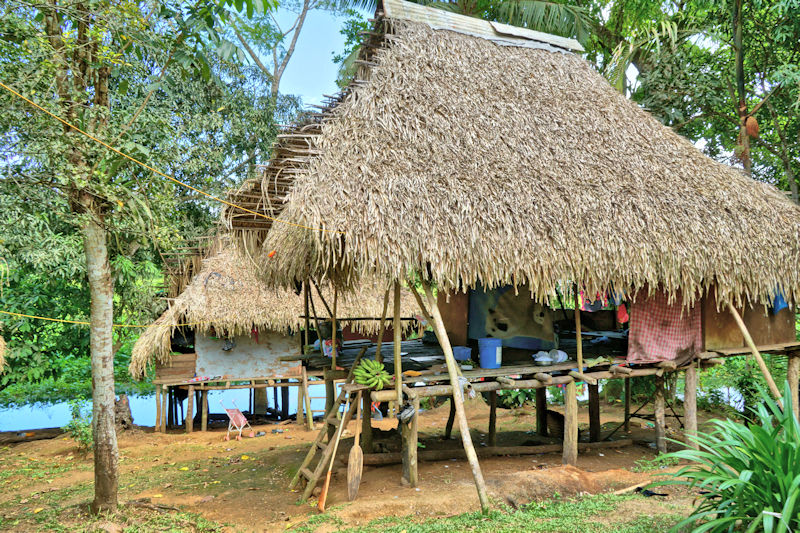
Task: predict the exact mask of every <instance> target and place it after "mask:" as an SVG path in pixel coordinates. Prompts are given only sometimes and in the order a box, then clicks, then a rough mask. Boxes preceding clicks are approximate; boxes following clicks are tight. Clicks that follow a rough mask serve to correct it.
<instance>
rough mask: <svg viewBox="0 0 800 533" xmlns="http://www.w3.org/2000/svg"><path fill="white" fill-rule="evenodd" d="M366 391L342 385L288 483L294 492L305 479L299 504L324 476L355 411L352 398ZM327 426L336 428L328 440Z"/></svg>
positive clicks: (356, 385) (362, 386) (362, 388)
mask: <svg viewBox="0 0 800 533" xmlns="http://www.w3.org/2000/svg"><path fill="white" fill-rule="evenodd" d="M367 389H368V387H366V386H364V385H358V384H355V383H347V384H345V385H343V386H342V390H341V392H339V396H338V397H337V398H336V401H335V402H334V403H333V407H331V409H330V411H328V413H327V414H326V415H325V418H323V419H322V422H323V424H322V429H320V431H319V434H317V438H316V439H314V442H313V443H312V444H311V449H310V450H308V453H307V454H306V458H305V459H304V460H303V464H301V465H300V468H299V469H298V470H297V473H296V474H295V475H294V477H293V478H292V481H291V483H289V490H294V488H295V487H297V485H298V484H299V482H300V480H301V479H305V481H306V488H305V490H304V491H303V496H302V497H301V498H300V501H301V502H304V501H306V500H307V499H308V498H309V497H310V496H311V493H312V492H313V491H314V487H316V486H317V483H318V482H319V480H320V478H322V477H324V476H325V473H326V472H327V469H328V467H329V466H330V464H331V459H332V457H331V454H332V453H333V449H334V448H335V447H336V446H335V444H336V441H337V440H338V439H341V434H342V433H343V431H344V428H345V427H347V424H348V423H349V422H350V420H352V418H353V415H354V414H355V411H356V407H357V405H356V403H357V402H354V401H351V400H352V398H353V397H357V395H356V393H357V392H358V391H361V390H367ZM342 405H345V406H346V408H345V412H344V414H343V415H342V417H341V418H339V417H338V416H337V415H338V412H339V409H340V408H341V406H342ZM328 426H334V427H335V428H336V431H335V432H333V437H331V438H328ZM340 426H341V429H340ZM315 459H317V461H316V466H314V467H312V464H313V463H314V460H315Z"/></svg>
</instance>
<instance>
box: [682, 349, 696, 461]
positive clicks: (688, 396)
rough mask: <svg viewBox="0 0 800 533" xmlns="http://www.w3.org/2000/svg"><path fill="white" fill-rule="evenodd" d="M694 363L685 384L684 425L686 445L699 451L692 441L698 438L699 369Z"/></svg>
mask: <svg viewBox="0 0 800 533" xmlns="http://www.w3.org/2000/svg"><path fill="white" fill-rule="evenodd" d="M695 365H696V363H695V362H692V364H691V365H690V366H689V368H687V369H686V375H685V376H684V378H685V384H684V389H683V425H684V432H685V434H686V438H685V441H686V445H687V446H688V447H690V448H694V449H695V450H696V449H698V447H697V443H696V442H695V441H694V440H692V439H691V437H693V436H697V367H696V366H695Z"/></svg>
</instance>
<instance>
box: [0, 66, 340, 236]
mask: <svg viewBox="0 0 800 533" xmlns="http://www.w3.org/2000/svg"><path fill="white" fill-rule="evenodd" d="M0 87H2V88H3V89H5V90H6V91H8V92H10V93H11V94H13V95H14V96H16V97H18V98H21V99H23V100H25V101H26V102H28V103H29V104H30V105H32V106H33V107H35V108H36V109H38V110H40V111H44V112H45V113H47V114H48V115H50V116H51V117H53V118H54V119H56V120H57V121H59V122H61V123H62V124H64V125H65V126H67V127H68V128H72V129H73V130H75V131H77V132H79V133H81V134H83V135H85V136H86V137H88V138H90V139H91V140H93V141H95V142H96V143H99V144H101V145H103V146H105V147H106V148H108V149H109V150H111V151H112V152H114V153H116V154H119V155H121V156H122V157H124V158H126V159H129V160H131V161H133V162H134V163H136V164H138V165H141V166H143V167H144V168H146V169H147V170H149V171H151V172H155V173H156V174H158V175H159V176H162V177H164V178H167V179H168V180H170V181H173V182H175V183H177V184H178V185H182V186H183V187H186V188H187V189H191V190H193V191H195V192H197V193H199V194H202V195H204V196H206V197H208V198H211V199H212V200H216V201H217V202H221V203H223V204H225V205H229V206H231V207H234V208H236V209H241V210H242V211H245V212H247V213H251V214H253V215H256V216H259V217H263V218H265V219H267V220H272V221H273V222H280V223H282V224H287V225H289V226H295V227H298V228H303V229H310V230H312V231H317V230H318V231H325V232H331V233H340V234H342V235H344V233H345V232H344V231H339V230H332V229H325V228H312V227H310V226H304V225H302V224H296V223H294V222H288V221H286V220H281V219H279V218H275V217H271V216H268V215H265V214H264V213H259V212H257V211H253V210H251V209H247V208H246V207H242V206H240V205H236V204H234V203H231V202H229V201H227V200H223V199H222V198H218V197H216V196H214V195H213V194H211V193H207V192H205V191H202V190H200V189H197V188H196V187H192V186H191V185H189V184H188V183H185V182H183V181H181V180H179V179H177V178H173V177H172V176H169V175H167V174H164V173H163V172H161V171H160V170H157V169H155V168H153V167H151V166H150V165H147V164H146V163H143V162H141V161H139V160H138V159H136V158H134V157H131V156H129V155H128V154H126V153H123V152H121V151H119V150H118V149H116V148H114V147H113V146H111V145H110V144H108V143H106V142H103V141H101V140H100V139H98V138H97V137H94V136H93V135H92V134H90V133H87V132H85V131H83V130H82V129H80V128H79V127H77V126H74V125H72V124H70V123H69V122H67V121H66V120H64V119H63V118H61V117H59V116H57V115H55V114H53V113H51V112H50V111H48V110H47V109H45V108H43V107H42V106H40V105H39V104H37V103H36V102H34V101H33V100H30V99H28V98H26V97H24V96H22V95H21V94H20V93H18V92H17V91H15V90H14V89H12V88H11V87H9V86H8V85H6V84H4V83H3V82H0Z"/></svg>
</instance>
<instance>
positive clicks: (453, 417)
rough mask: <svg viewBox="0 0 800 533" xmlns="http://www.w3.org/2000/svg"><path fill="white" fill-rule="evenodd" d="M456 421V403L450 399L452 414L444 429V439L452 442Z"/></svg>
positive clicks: (448, 417)
mask: <svg viewBox="0 0 800 533" xmlns="http://www.w3.org/2000/svg"><path fill="white" fill-rule="evenodd" d="M455 421H456V402H455V401H454V400H453V399H452V398H450V414H449V415H447V425H445V427H444V438H445V440H450V437H452V436H453V423H454V422H455Z"/></svg>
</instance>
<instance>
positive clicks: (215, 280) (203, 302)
mask: <svg viewBox="0 0 800 533" xmlns="http://www.w3.org/2000/svg"><path fill="white" fill-rule="evenodd" d="M256 271H257V269H256V268H255V266H254V265H253V264H252V262H251V260H250V259H248V258H247V257H245V256H244V254H242V253H239V252H238V251H237V250H236V249H234V248H233V247H227V248H224V249H222V250H221V251H220V252H218V253H215V254H214V255H212V256H210V257H208V258H206V259H205V260H203V264H202V268H201V269H200V272H199V273H198V274H197V275H196V276H195V277H194V279H193V280H192V281H191V283H189V285H187V287H186V288H185V290H184V291H183V292H182V293H181V294H180V295H179V296H178V297H177V298H175V299H174V300H173V301H172V303H171V305H170V307H169V309H167V311H166V312H164V313H163V314H162V315H161V316H160V317H159V318H158V319H157V320H156V321H155V322H154V323H153V324H152V325H151V326H150V327H148V328H147V329H145V331H144V332H143V333H142V335H141V336H140V337H139V339H138V340H137V341H136V343H135V344H134V346H133V353H132V357H131V363H130V366H129V370H130V372H131V374H132V375H133V376H135V377H140V376H142V375H143V374H144V372H145V370H146V368H147V365H148V364H149V362H150V361H151V359H152V358H153V356H155V357H156V359H157V360H159V361H162V362H165V361H167V360H168V359H169V357H170V355H171V349H170V347H171V346H170V338H171V336H172V333H173V331H174V330H175V328H176V325H179V324H186V325H189V326H190V327H192V328H193V329H194V330H195V331H196V332H200V333H207V332H209V331H210V330H212V329H214V330H215V331H216V332H218V333H222V332H225V333H226V334H228V335H249V334H250V332H251V331H252V329H253V328H258V329H260V330H262V331H263V330H273V331H286V330H290V331H297V330H299V329H300V328H302V327H303V325H304V323H305V320H304V319H303V318H302V317H303V316H304V315H305V299H304V297H303V294H302V291H300V293H299V294H298V293H297V292H295V290H294V289H286V288H273V287H270V286H267V285H265V284H264V283H263V282H262V281H261V280H260V279H259V278H258V277H257V275H256ZM388 286H389V285H388V284H381V283H378V282H370V283H365V284H362V285H360V286H359V287H358V288H357V289H355V290H350V291H346V292H343V293H340V294H339V296H338V301H337V306H336V314H337V318H338V319H339V320H340V321H341V322H342V323H343V324H349V325H350V326H351V328H352V329H353V330H355V331H357V332H360V333H365V334H369V333H373V332H375V331H377V330H378V329H379V327H380V321H379V320H348V318H362V319H363V318H379V317H380V316H381V314H382V312H383V298H384V294H385V292H386V288H387V287H388ZM320 288H321V291H322V295H323V297H324V299H325V301H326V302H327V303H328V305H329V306H332V305H333V291H332V289H331V287H330V286H322V287H320ZM311 294H312V297H313V299H314V305H315V309H316V313H317V316H319V317H320V319H325V318H327V317H328V314H327V312H326V310H325V307H324V304H323V302H322V301H321V299H320V298H319V294H318V293H317V292H316V291H315V289H314V288H313V286H312V291H311ZM401 294H402V297H401V315H402V316H403V317H412V316H414V315H415V314H416V313H418V312H419V310H418V307H417V304H416V301H415V299H414V297H413V296H412V295H411V293H410V292H409V291H408V290H403V291H402V293H401ZM389 314H390V315H391V304H390V306H389ZM410 325H411V321H410V320H406V321H404V326H405V327H408V326H410Z"/></svg>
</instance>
